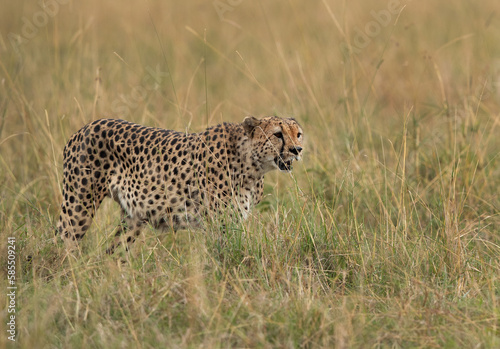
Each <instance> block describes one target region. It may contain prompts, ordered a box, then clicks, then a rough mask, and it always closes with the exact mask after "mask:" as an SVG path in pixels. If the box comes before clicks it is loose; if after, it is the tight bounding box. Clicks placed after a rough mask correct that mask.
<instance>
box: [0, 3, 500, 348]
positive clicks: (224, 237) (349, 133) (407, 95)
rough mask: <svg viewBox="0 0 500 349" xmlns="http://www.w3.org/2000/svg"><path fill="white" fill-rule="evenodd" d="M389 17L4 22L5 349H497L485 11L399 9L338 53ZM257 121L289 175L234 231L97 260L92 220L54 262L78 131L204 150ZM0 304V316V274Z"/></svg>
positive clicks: (497, 203) (499, 175) (498, 70)
mask: <svg viewBox="0 0 500 349" xmlns="http://www.w3.org/2000/svg"><path fill="white" fill-rule="evenodd" d="M222 2H223V3H225V4H229V2H224V1H222ZM233 3H234V4H236V3H235V2H233ZM47 4H53V3H50V1H49V2H47ZM388 4H389V2H387V1H379V0H377V1H354V2H348V1H340V0H339V1H337V0H325V1H318V2H301V1H298V0H291V1H289V2H283V3H280V4H272V3H268V2H262V3H258V2H256V3H254V2H247V1H242V2H241V3H240V4H239V5H238V4H236V5H231V6H232V8H231V9H232V11H228V12H225V13H224V14H223V16H224V18H225V19H226V21H221V20H220V18H219V16H218V14H217V11H216V9H215V8H214V5H213V3H212V2H210V1H208V2H207V1H190V2H187V3H185V4H184V3H182V2H178V1H163V2H160V1H150V2H131V3H130V4H127V5H123V4H121V3H118V2H117V3H116V4H114V3H111V2H109V3H102V2H98V1H87V2H83V3H80V2H71V1H70V2H68V3H66V4H60V5H59V6H58V7H57V11H55V12H54V15H50V16H49V15H47V23H46V24H44V25H41V26H36V27H35V29H36V33H35V34H33V35H31V34H30V33H29V32H28V34H30V35H29V37H28V36H26V35H24V34H25V33H26V31H25V29H26V28H24V26H26V21H27V20H28V21H30V22H31V23H33V22H34V21H35V19H36V18H38V21H41V20H42V19H43V16H42V15H40V13H42V12H41V11H42V8H41V7H40V5H38V4H35V3H28V2H19V3H18V2H16V3H14V2H13V3H12V4H8V5H4V6H3V8H2V13H1V14H0V33H1V40H0V51H1V53H0V231H1V236H2V239H1V241H0V256H4V257H0V265H1V268H2V270H6V268H7V256H8V252H7V237H8V236H15V237H16V239H17V240H16V247H17V264H16V266H17V269H16V278H17V280H16V281H17V287H18V289H17V298H16V305H17V311H16V316H17V317H16V329H17V333H18V336H17V343H16V344H15V346H16V347H19V348H52V347H56V348H79V347H85V348H88V347H91V348H128V347H138V348H157V347H168V348H171V347H172V348H177V347H179V348H185V347H189V348H191V347H203V348H222V347H223V348H233V347H237V348H239V347H259V348H282V347H286V348H294V347H305V348H319V347H325V348H333V347H335V348H386V347H387V348H389V347H391V348H433V347H439V348H441V347H444V348H498V347H500V329H499V328H500V308H499V303H500V278H499V275H500V259H499V255H500V234H499V232H500V216H499V209H500V191H499V188H500V156H499V154H500V138H499V137H498V134H499V129H500V118H499V115H500V114H499V110H500V92H499V90H498V89H499V86H498V82H499V79H500V63H499V61H498V58H497V57H499V56H500V46H499V45H498V42H499V39H500V30H499V28H500V26H499V24H500V22H499V19H498V17H497V16H496V15H495V13H498V12H499V10H500V5H499V4H498V2H497V1H495V0H485V1H482V2H481V4H475V3H473V2H470V1H466V0H459V1H455V2H454V3H453V4H447V3H445V2H436V1H431V0H424V1H418V2H416V1H410V2H403V1H401V2H400V5H401V6H399V9H401V8H402V10H401V12H400V13H398V14H397V15H391V16H390V18H389V19H390V21H389V24H387V25H380V24H379V25H378V31H377V32H378V33H377V34H376V35H371V36H370V37H369V40H368V42H367V44H366V47H362V48H360V47H359V45H358V46H356V45H357V43H359V37H358V36H359V35H360V34H359V33H360V32H364V33H365V35H366V33H367V32H369V31H367V30H375V29H377V28H375V27H373V26H374V25H375V24H376V23H377V22H376V19H375V17H374V15H373V13H372V12H371V11H375V12H374V13H375V14H378V15H380V13H382V12H381V11H387V9H388V6H389V5H388ZM403 4H406V6H405V7H404V8H403V7H402V5H403ZM52 9H53V7H52ZM49 10H50V9H49ZM49 10H47V9H46V11H49ZM47 13H48V12H47ZM384 13H387V12H384ZM37 16H38V17H37ZM38 23H40V22H38ZM370 23H372V24H370ZM373 23H375V24H373ZM370 25H372V27H369V26H370ZM367 26H368V27H367ZM367 28H368V29H367ZM370 28H371V29H370ZM23 30H24V31H23ZM12 33H14V34H18V35H21V36H23V35H24V39H23V40H24V41H23V42H22V43H21V44H19V45H18V44H16V39H15V37H16V36H15V35H12ZM275 113H276V114H279V115H282V116H294V117H295V118H297V119H298V120H299V122H300V123H301V124H302V126H303V129H304V133H305V138H306V145H305V154H304V161H303V162H301V163H298V164H297V165H295V169H294V172H293V174H292V175H286V174H283V173H272V174H269V175H268V176H267V177H266V185H265V192H266V196H265V198H264V201H263V202H262V203H261V204H260V205H259V206H258V207H257V208H256V210H255V211H254V215H253V216H252V217H251V218H250V219H249V220H248V221H246V222H244V223H237V222H225V223H226V227H227V229H226V231H225V232H222V228H221V223H220V222H218V221H217V220H215V221H211V222H209V223H210V224H209V228H208V229H207V230H205V231H180V232H177V233H176V234H161V233H159V232H157V231H155V230H154V229H152V228H148V229H146V230H147V231H146V234H145V236H144V238H143V241H141V242H139V243H137V246H136V248H135V249H134V250H133V251H132V252H131V253H128V254H125V253H122V254H121V256H111V257H109V256H107V255H105V253H104V251H105V249H106V246H107V243H108V241H109V239H110V236H112V233H113V230H114V229H116V227H117V226H118V224H119V209H118V207H117V206H116V204H114V203H113V202H109V201H108V202H107V203H105V204H104V205H103V207H102V209H101V210H100V211H99V213H98V215H97V217H96V219H95V223H94V225H93V227H92V228H91V230H90V232H89V234H87V236H86V239H85V240H84V241H83V243H82V246H81V254H79V255H78V256H67V255H66V253H65V251H64V249H63V247H62V245H61V244H54V243H53V235H54V227H55V222H56V220H57V218H58V206H59V204H60V202H61V199H62V198H61V176H62V149H63V147H64V144H65V142H66V141H67V139H68V138H69V137H70V136H71V134H72V133H74V132H76V131H77V130H78V129H79V128H80V127H82V126H83V125H84V124H85V123H87V122H89V121H91V120H93V119H96V118H99V117H119V118H125V119H128V120H130V121H134V122H138V123H144V124H147V125H152V126H158V127H163V128H169V129H177V130H186V129H187V130H190V131H200V130H202V129H204V128H205V127H206V126H207V125H213V124H216V123H219V122H222V121H231V122H240V121H241V120H243V118H244V116H246V115H248V114H253V115H255V116H263V115H269V114H275ZM28 256H31V258H32V259H31V261H28ZM120 258H122V259H123V260H124V261H125V262H124V263H123V264H122V263H120ZM0 288H1V291H0V303H1V304H8V303H7V302H8V299H7V297H6V294H7V274H4V273H1V274H0ZM0 309H4V308H3V307H2V308H0ZM0 315H1V316H0V317H1V319H0V332H1V335H0V345H1V347H4V346H7V345H9V344H12V343H10V341H9V340H8V339H7V334H6V333H7V332H6V322H7V321H8V320H7V316H8V314H7V313H6V311H4V310H0Z"/></svg>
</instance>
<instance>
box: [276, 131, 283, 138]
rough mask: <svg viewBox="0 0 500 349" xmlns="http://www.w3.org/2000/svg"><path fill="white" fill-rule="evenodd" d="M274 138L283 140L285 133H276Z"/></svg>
mask: <svg viewBox="0 0 500 349" xmlns="http://www.w3.org/2000/svg"><path fill="white" fill-rule="evenodd" d="M274 137H276V138H281V139H283V133H281V132H276V133H275V134H274Z"/></svg>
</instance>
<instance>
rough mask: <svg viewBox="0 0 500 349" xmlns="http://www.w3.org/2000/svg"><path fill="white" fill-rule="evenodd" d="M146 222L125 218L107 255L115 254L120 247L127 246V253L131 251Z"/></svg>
mask: <svg viewBox="0 0 500 349" xmlns="http://www.w3.org/2000/svg"><path fill="white" fill-rule="evenodd" d="M143 227H144V221H142V220H140V219H136V218H135V219H134V218H130V217H124V218H123V220H122V222H121V224H120V227H119V228H118V231H117V232H116V234H115V237H114V240H113V243H112V244H111V245H110V246H109V248H108V249H107V250H106V253H107V254H113V253H114V252H115V250H116V249H117V248H118V247H120V246H122V245H123V246H125V251H129V249H130V247H131V245H132V244H133V243H134V242H135V240H136V239H137V238H138V237H139V235H141V231H142V229H143Z"/></svg>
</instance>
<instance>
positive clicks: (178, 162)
mask: <svg viewBox="0 0 500 349" xmlns="http://www.w3.org/2000/svg"><path fill="white" fill-rule="evenodd" d="M302 146H303V134H302V128H301V126H300V125H299V124H298V122H297V121H296V120H295V119H293V118H280V117H277V116H268V117H263V118H261V119H257V118H255V117H246V118H245V119H244V120H243V122H241V123H223V124H220V125H217V126H213V127H210V128H208V129H206V130H205V131H204V132H201V133H184V132H176V131H172V130H166V129H161V128H153V127H147V126H142V125H138V124H134V123H131V122H128V121H124V120H116V119H100V120H97V121H94V122H92V123H90V124H88V125H86V126H84V127H83V128H82V129H80V130H79V131H78V132H76V133H75V134H74V135H73V136H72V137H71V138H70V140H69V141H68V143H67V144H66V146H65V148H64V161H63V201H62V204H61V214H60V217H59V221H58V224H57V230H56V236H57V235H60V237H61V239H62V240H63V241H64V243H65V246H66V248H67V249H68V250H73V249H75V248H76V247H77V246H78V241H79V240H81V239H82V238H83V237H84V235H85V233H86V231H87V230H88V229H89V227H90V225H91V223H92V218H93V217H94V214H95V213H96V211H97V210H98V209H99V206H100V205H101V202H102V201H103V199H104V198H106V197H109V198H112V199H113V200H114V201H116V202H117V203H118V204H119V205H120V206H121V211H122V224H121V225H120V227H119V228H118V231H117V232H116V234H115V238H114V241H113V242H112V244H111V246H110V247H109V248H108V249H107V251H106V252H107V253H109V254H111V253H113V252H114V251H115V249H116V248H117V247H118V246H120V245H122V244H123V247H124V248H125V249H126V250H128V249H129V247H130V245H132V244H133V242H134V241H135V240H136V238H137V237H138V236H139V235H140V234H141V230H142V229H143V228H144V226H145V224H150V225H151V226H153V227H154V228H157V229H163V230H165V229H173V230H174V231H176V230H179V229H186V228H189V227H193V228H200V227H201V222H202V218H203V217H206V216H207V215H210V216H211V217H213V216H216V215H217V214H220V212H221V210H224V209H227V208H231V209H232V210H231V211H232V212H236V216H238V218H242V219H246V218H247V217H248V215H249V213H250V210H251V208H252V207H253V206H255V205H256V204H257V203H259V202H260V200H261V199H262V195H263V180H264V175H265V174H266V173H267V172H269V171H271V170H274V169H279V170H280V171H283V172H290V171H291V170H292V162H293V161H294V160H300V159H301V156H302Z"/></svg>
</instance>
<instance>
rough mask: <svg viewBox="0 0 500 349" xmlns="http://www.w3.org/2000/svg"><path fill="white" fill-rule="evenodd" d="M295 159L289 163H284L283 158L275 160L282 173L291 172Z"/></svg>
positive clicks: (278, 157)
mask: <svg viewBox="0 0 500 349" xmlns="http://www.w3.org/2000/svg"><path fill="white" fill-rule="evenodd" d="M293 160H294V159H290V160H288V161H284V160H283V158H282V157H281V156H277V157H276V158H275V159H274V162H275V163H276V165H277V166H278V168H279V170H280V171H282V172H291V171H292V169H293V166H292V162H293Z"/></svg>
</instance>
